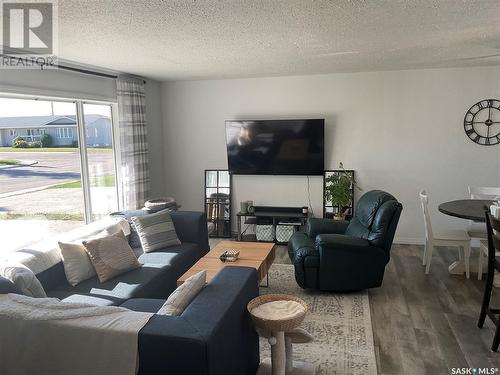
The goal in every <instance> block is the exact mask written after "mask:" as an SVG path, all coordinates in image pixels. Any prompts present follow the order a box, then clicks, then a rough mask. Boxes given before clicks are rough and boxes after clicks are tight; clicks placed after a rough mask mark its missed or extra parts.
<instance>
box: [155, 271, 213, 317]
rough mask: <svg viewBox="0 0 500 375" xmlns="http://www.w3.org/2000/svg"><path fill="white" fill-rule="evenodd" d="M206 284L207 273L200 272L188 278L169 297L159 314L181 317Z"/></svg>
mask: <svg viewBox="0 0 500 375" xmlns="http://www.w3.org/2000/svg"><path fill="white" fill-rule="evenodd" d="M206 282H207V271H200V272H198V273H196V274H194V275H193V276H191V277H188V278H187V279H186V281H184V283H183V284H182V285H180V286H179V287H178V288H177V289H176V290H174V292H173V293H172V294H171V295H170V296H169V297H168V299H167V300H166V301H165V303H164V304H163V306H162V307H160V309H159V310H158V312H157V314H158V315H170V316H179V315H181V314H182V312H183V311H184V310H185V309H186V307H188V305H189V304H190V303H191V301H192V300H193V299H194V297H196V295H197V294H198V293H199V292H200V291H201V290H202V289H203V287H204V286H205V283H206Z"/></svg>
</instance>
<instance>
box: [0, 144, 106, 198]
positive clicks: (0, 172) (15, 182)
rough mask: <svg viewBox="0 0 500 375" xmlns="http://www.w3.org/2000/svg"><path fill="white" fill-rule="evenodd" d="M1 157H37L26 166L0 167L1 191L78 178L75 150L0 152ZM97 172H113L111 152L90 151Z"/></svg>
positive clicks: (25, 158) (92, 164)
mask: <svg viewBox="0 0 500 375" xmlns="http://www.w3.org/2000/svg"><path fill="white" fill-rule="evenodd" d="M0 159H16V160H36V161H38V164H35V165H33V166H27V167H11V168H2V169H0V194H3V193H10V192H14V191H19V190H24V189H32V188H36V187H40V186H47V185H53V184H58V183H63V182H68V181H74V180H79V179H80V155H79V154H78V153H77V152H76V151H75V152H0ZM97 165H99V166H100V167H99V168H98V169H97V168H96V171H97V172H98V173H99V174H110V173H112V171H113V153H112V152H102V151H97V152H89V166H90V168H93V166H97Z"/></svg>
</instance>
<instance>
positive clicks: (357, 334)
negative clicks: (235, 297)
mask: <svg viewBox="0 0 500 375" xmlns="http://www.w3.org/2000/svg"><path fill="white" fill-rule="evenodd" d="M260 293H261V294H269V293H285V294H292V295H295V296H297V297H300V298H302V299H303V300H304V301H305V302H306V303H307V304H308V306H309V312H308V314H307V316H306V318H305V320H304V322H303V323H302V325H301V327H302V328H304V329H306V330H307V331H308V332H309V333H311V334H312V335H313V336H314V341H313V342H311V343H309V344H297V345H294V348H293V351H294V359H295V360H300V361H305V362H308V363H311V364H314V365H315V366H316V375H333V374H338V375H344V374H352V375H372V374H376V373H377V365H376V359H375V348H374V344H373V331H372V323H371V318H370V305H369V301H368V294H367V293H366V292H360V293H351V294H334V293H323V292H315V291H304V290H303V289H301V288H300V287H299V286H298V285H297V283H296V282H295V277H294V270H293V266H292V265H287V264H274V265H273V266H272V267H271V269H270V271H269V288H260ZM270 356H271V351H270V348H269V344H268V342H267V340H265V339H261V359H264V358H269V357H270Z"/></svg>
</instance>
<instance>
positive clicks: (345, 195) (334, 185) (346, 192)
mask: <svg viewBox="0 0 500 375" xmlns="http://www.w3.org/2000/svg"><path fill="white" fill-rule="evenodd" d="M339 169H340V171H339V172H336V173H334V174H332V175H330V176H328V177H327V178H326V179H325V182H326V183H325V200H326V201H328V202H331V203H332V205H333V206H334V207H337V209H338V211H337V212H338V213H339V216H343V215H342V208H343V207H345V206H347V205H348V204H349V203H351V188H352V187H353V186H354V187H355V188H357V189H359V190H361V188H359V187H358V186H357V183H356V180H355V179H354V177H353V176H352V175H351V174H350V173H348V172H347V171H346V170H345V169H344V165H343V164H342V163H339Z"/></svg>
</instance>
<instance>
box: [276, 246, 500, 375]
mask: <svg viewBox="0 0 500 375" xmlns="http://www.w3.org/2000/svg"><path fill="white" fill-rule="evenodd" d="M422 252H423V247H422V246H417V245H397V244H395V245H393V248H392V251H391V261H390V262H389V264H388V265H387V268H386V272H385V277H384V282H383V284H382V286H381V287H380V288H376V289H371V290H369V292H368V293H369V297H370V308H371V314H372V324H373V333H374V339H375V350H376V355H377V366H378V370H379V371H378V372H379V374H380V375H392V374H398V375H399V374H404V375H413V374H432V375H434V374H451V373H452V372H451V369H452V368H469V367H474V368H498V369H500V354H499V353H493V352H491V351H490V346H491V343H492V340H493V333H494V326H493V324H492V323H491V322H490V321H489V319H487V320H486V324H485V327H484V328H483V329H479V328H477V319H478V316H479V310H480V306H481V299H482V295H483V288H484V280H483V281H478V280H477V274H476V273H471V278H470V279H469V280H467V279H466V278H465V276H453V275H450V274H449V273H448V269H447V267H448V265H449V264H450V263H452V262H453V261H454V260H455V259H456V257H457V253H456V250H453V249H448V248H437V250H436V251H435V252H434V256H433V260H432V265H431V270H430V274H429V275H425V273H424V267H423V266H422ZM472 256H473V257H477V249H473V253H472ZM275 262H276V263H290V260H289V259H288V254H287V252H286V247H284V246H279V247H278V249H277V252H276V260H275ZM497 294H500V289H497ZM495 299H498V298H495ZM498 300H499V302H500V299H498ZM492 373H493V374H494V373H499V374H500V372H499V371H497V372H489V373H488V374H492ZM476 374H477V373H476Z"/></svg>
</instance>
